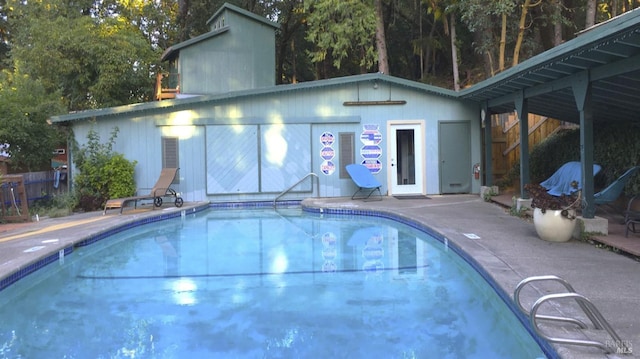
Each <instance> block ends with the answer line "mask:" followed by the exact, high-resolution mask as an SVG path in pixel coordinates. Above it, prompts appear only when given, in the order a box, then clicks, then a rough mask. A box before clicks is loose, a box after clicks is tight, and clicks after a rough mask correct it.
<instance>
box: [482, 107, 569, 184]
mask: <svg viewBox="0 0 640 359" xmlns="http://www.w3.org/2000/svg"><path fill="white" fill-rule="evenodd" d="M571 126H575V125H570V124H567V123H565V122H561V121H558V120H556V119H553V118H549V117H545V116H538V115H529V133H528V141H529V151H531V150H532V149H533V147H534V146H535V145H537V144H538V143H540V142H542V141H543V140H544V139H545V138H547V137H548V136H549V135H551V134H553V133H555V132H557V131H559V130H561V129H565V128H570V127H571ZM491 136H492V139H493V143H492V146H491V151H492V153H491V158H492V165H493V183H495V182H496V181H498V180H500V179H502V178H503V177H504V175H506V174H507V172H509V170H510V169H511V168H512V167H513V166H515V164H516V163H517V162H518V161H519V160H520V125H519V120H518V116H517V115H516V114H515V113H511V114H499V115H493V116H491ZM513 184H514V185H516V186H517V185H518V184H517V183H513Z"/></svg>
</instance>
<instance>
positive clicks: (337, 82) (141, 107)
mask: <svg viewBox="0 0 640 359" xmlns="http://www.w3.org/2000/svg"><path fill="white" fill-rule="evenodd" d="M375 81H379V82H387V83H391V84H395V85H398V86H403V87H408V88H411V89H413V90H416V91H421V92H424V93H429V94H433V95H437V96H442V97H448V98H453V99H455V98H456V97H457V96H458V94H457V93H456V92H455V91H452V90H447V89H443V88H440V87H437V86H432V85H426V84H422V83H419V82H415V81H409V80H405V79H402V78H398V77H393V76H389V75H384V74H382V73H374V74H363V75H354V76H346V77H339V78H333V79H327V80H317V81H309V82H300V83H296V84H287V85H276V86H270V87H264V88H258V89H251V90H243V91H234V92H227V93H222V94H216V95H201V96H193V97H188V98H183V99H173V100H163V101H153V102H144V103H137V104H132V105H125V106H118V107H109V108H101V109H97V110H86V111H79V112H74V113H70V114H67V115H60V116H53V117H51V122H53V123H59V122H68V121H77V120H83V119H87V118H99V117H104V116H117V115H123V114H133V113H141V112H145V113H150V112H156V111H178V110H183V109H188V108H190V107H191V106H193V105H203V104H206V103H216V102H221V101H227V100H233V99H237V98H243V97H250V96H263V95H269V94H275V93H284V92H290V91H303V90H312V89H320V88H329V87H334V86H341V85H345V84H354V85H357V84H362V83H369V82H370V83H373V82H375Z"/></svg>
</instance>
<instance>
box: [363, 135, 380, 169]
mask: <svg viewBox="0 0 640 359" xmlns="http://www.w3.org/2000/svg"><path fill="white" fill-rule="evenodd" d="M360 142H362V144H363V145H364V146H362V148H361V149H360V156H362V162H361V163H362V164H363V165H364V166H365V167H367V168H368V169H369V171H371V173H373V174H375V173H379V172H380V171H381V170H382V162H380V157H381V156H382V148H381V147H380V142H382V133H380V131H379V126H378V125H375V124H371V125H364V126H363V131H362V134H360Z"/></svg>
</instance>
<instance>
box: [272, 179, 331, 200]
mask: <svg viewBox="0 0 640 359" xmlns="http://www.w3.org/2000/svg"><path fill="white" fill-rule="evenodd" d="M309 177H315V178H316V187H318V197H320V178H319V177H318V175H317V174H315V173H313V172H310V173H307V175H306V176H304V177H302V178H301V179H300V180H299V181H298V182H296V183H294V184H293V185H291V187H289V188H287V189H285V190H284V191H282V192H280V194H279V195H278V196H277V197H276V198H275V199H274V200H273V207H274V208H275V207H276V202H277V201H278V199H280V197H282V196H284V195H285V194H287V193H288V192H289V191H291V190H292V189H293V188H294V187H295V186H297V185H299V184H300V183H302V181H304V180H306V179H307V178H309ZM311 193H313V181H312V182H311Z"/></svg>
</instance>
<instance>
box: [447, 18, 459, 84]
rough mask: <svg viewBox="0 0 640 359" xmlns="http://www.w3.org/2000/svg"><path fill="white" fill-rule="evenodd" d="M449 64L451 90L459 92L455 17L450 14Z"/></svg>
mask: <svg viewBox="0 0 640 359" xmlns="http://www.w3.org/2000/svg"><path fill="white" fill-rule="evenodd" d="M449 23H450V25H451V31H450V36H451V62H452V68H453V89H454V90H456V91H460V74H459V73H458V47H457V46H456V17H455V14H453V13H452V14H451V21H449Z"/></svg>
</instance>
